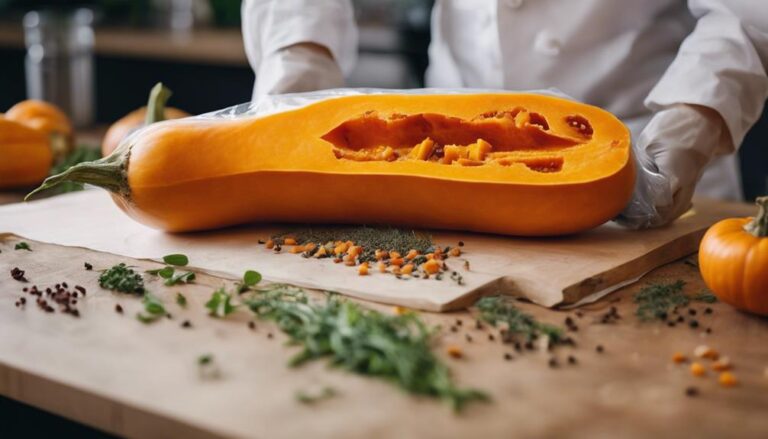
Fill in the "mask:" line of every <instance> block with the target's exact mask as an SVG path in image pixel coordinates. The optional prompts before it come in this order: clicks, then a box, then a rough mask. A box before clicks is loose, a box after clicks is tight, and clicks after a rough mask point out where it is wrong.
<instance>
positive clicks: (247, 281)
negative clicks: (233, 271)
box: [236, 270, 261, 294]
mask: <svg viewBox="0 0 768 439" xmlns="http://www.w3.org/2000/svg"><path fill="white" fill-rule="evenodd" d="M259 282H261V273H259V272H258V271H253V270H248V271H246V272H245V274H243V280H242V281H240V282H238V283H237V284H236V285H237V292H238V294H242V293H244V292H246V291H248V290H250V289H251V288H252V287H254V286H256V284H258V283H259Z"/></svg>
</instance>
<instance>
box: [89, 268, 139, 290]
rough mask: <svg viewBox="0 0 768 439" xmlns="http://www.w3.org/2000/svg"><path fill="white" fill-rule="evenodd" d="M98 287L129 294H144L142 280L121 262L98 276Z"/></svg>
mask: <svg viewBox="0 0 768 439" xmlns="http://www.w3.org/2000/svg"><path fill="white" fill-rule="evenodd" d="M99 285H101V287H102V288H106V289H108V290H114V291H120V292H123V293H129V294H142V293H143V292H144V278H142V277H141V275H140V274H139V273H136V272H135V271H133V270H132V269H131V268H128V266H126V265H125V264H124V263H122V262H121V263H119V264H117V265H115V266H114V267H112V268H109V269H107V270H104V272H102V273H101V275H100V276H99Z"/></svg>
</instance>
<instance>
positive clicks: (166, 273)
mask: <svg viewBox="0 0 768 439" xmlns="http://www.w3.org/2000/svg"><path fill="white" fill-rule="evenodd" d="M174 271H175V270H174V268H173V267H163V268H156V269H154V270H147V271H146V272H145V273H147V274H152V275H155V276H160V277H162V278H163V279H170V278H171V277H172V276H173V273H174Z"/></svg>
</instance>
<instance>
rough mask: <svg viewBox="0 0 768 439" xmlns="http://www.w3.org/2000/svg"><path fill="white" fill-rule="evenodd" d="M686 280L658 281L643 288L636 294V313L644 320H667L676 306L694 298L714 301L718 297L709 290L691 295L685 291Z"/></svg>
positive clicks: (683, 304) (702, 300) (708, 301)
mask: <svg viewBox="0 0 768 439" xmlns="http://www.w3.org/2000/svg"><path fill="white" fill-rule="evenodd" d="M684 286H685V281H682V280H677V281H674V282H667V283H656V284H651V285H648V286H646V287H644V288H642V289H641V290H640V291H639V292H638V293H637V294H635V298H634V300H635V303H637V310H636V311H635V315H636V316H637V317H638V318H639V319H640V320H642V321H650V320H666V319H667V316H668V315H669V313H670V312H671V311H672V310H673V309H674V308H675V307H683V306H687V305H688V304H689V303H691V301H692V300H694V301H700V302H706V303H713V302H716V301H717V298H716V297H715V296H714V295H713V294H712V293H708V292H704V293H701V294H698V295H696V296H693V297H689V296H687V295H685V294H684V293H683V287H684Z"/></svg>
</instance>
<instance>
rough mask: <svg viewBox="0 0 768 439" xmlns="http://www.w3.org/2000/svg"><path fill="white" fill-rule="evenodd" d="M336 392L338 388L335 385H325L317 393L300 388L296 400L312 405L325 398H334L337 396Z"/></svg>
mask: <svg viewBox="0 0 768 439" xmlns="http://www.w3.org/2000/svg"><path fill="white" fill-rule="evenodd" d="M336 394H337V393H336V389H334V388H333V387H323V388H322V390H320V392H317V393H310V392H305V391H301V390H300V391H298V392H296V400H297V401H299V402H300V403H302V404H308V405H312V404H315V403H318V402H321V401H323V400H326V399H330V398H333V397H334V396H336Z"/></svg>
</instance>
